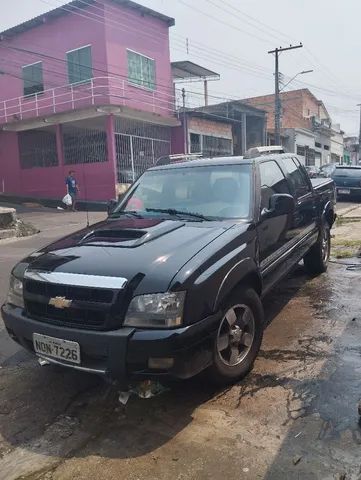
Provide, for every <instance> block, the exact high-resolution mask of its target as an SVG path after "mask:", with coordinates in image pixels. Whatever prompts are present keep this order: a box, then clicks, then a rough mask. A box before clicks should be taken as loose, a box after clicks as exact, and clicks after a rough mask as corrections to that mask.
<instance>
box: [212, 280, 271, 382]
mask: <svg viewBox="0 0 361 480" xmlns="http://www.w3.org/2000/svg"><path fill="white" fill-rule="evenodd" d="M222 311H223V315H222V320H221V322H220V325H219V328H218V331H217V337H216V339H215V342H214V352H213V365H212V366H211V367H209V369H208V377H209V379H210V380H211V381H212V382H213V383H216V384H218V385H226V384H229V383H233V382H235V381H236V380H239V379H241V378H243V377H244V376H245V375H247V373H248V372H249V371H250V370H251V369H252V367H253V363H254V361H255V359H256V357H257V354H258V352H259V349H260V347H261V343H262V338H263V329H264V314H263V307H262V303H261V300H260V298H259V296H258V295H257V293H256V292H255V291H254V290H253V289H250V288H249V289H246V288H237V290H235V291H234V292H233V293H232V294H231V295H230V297H229V298H228V299H227V301H226V302H225V304H224V307H223V309H222Z"/></svg>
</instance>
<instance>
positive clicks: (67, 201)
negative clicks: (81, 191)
mask: <svg viewBox="0 0 361 480" xmlns="http://www.w3.org/2000/svg"><path fill="white" fill-rule="evenodd" d="M62 202H63V203H65V205H67V206H68V207H70V205H72V203H73V201H72V199H71V196H70V195H69V193H68V194H67V195H65V197H64V198H63V200H62Z"/></svg>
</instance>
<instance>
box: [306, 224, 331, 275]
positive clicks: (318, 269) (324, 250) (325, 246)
mask: <svg viewBox="0 0 361 480" xmlns="http://www.w3.org/2000/svg"><path fill="white" fill-rule="evenodd" d="M330 251H331V234H330V227H329V224H328V223H327V222H326V221H324V222H323V224H322V227H321V231H320V235H319V238H318V240H317V243H315V245H313V247H312V248H311V249H310V251H309V252H308V253H307V254H306V255H305V257H304V259H303V262H304V265H305V269H306V271H307V272H308V273H310V274H311V275H319V274H321V273H324V272H326V270H327V267H328V261H329V258H330Z"/></svg>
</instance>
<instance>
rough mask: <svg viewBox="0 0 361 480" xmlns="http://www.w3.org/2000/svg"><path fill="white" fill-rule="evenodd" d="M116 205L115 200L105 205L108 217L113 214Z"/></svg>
mask: <svg viewBox="0 0 361 480" xmlns="http://www.w3.org/2000/svg"><path fill="white" fill-rule="evenodd" d="M117 205H118V202H117V201H116V200H114V199H113V200H109V202H108V205H107V212H108V215H110V214H111V213H113V211H114V209H115V207H116V206H117Z"/></svg>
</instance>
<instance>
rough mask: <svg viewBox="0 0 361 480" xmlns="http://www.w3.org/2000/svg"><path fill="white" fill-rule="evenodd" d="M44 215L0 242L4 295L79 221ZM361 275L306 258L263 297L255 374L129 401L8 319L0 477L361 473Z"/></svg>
mask: <svg viewBox="0 0 361 480" xmlns="http://www.w3.org/2000/svg"><path fill="white" fill-rule="evenodd" d="M25 215H28V218H29V217H30V214H29V213H25ZM36 215H39V217H38V218H33V221H35V222H43V225H44V226H45V225H46V224H47V225H50V227H49V228H50V229H48V230H46V231H43V233H41V234H40V235H38V236H35V237H32V238H31V239H30V238H29V239H22V240H19V241H17V242H14V243H11V244H8V245H6V246H5V245H3V244H0V262H1V263H0V267H1V270H0V282H1V290H0V296H1V297H2V298H3V297H4V295H5V291H4V286H5V284H6V283H7V274H8V271H9V270H10V266H11V264H12V263H15V262H16V261H17V259H19V258H20V257H21V256H23V255H24V254H26V253H28V251H30V250H32V249H34V248H38V247H39V246H41V245H42V244H44V243H46V242H47V241H49V239H50V237H52V238H55V237H56V236H57V235H58V233H60V232H61V233H66V231H70V230H71V229H76V228H77V227H78V225H75V223H76V222H79V223H80V224H81V223H82V221H83V219H82V218H81V219H80V215H81V214H75V215H74V216H73V217H71V216H70V215H72V214H64V215H63V216H59V215H58V216H56V214H55V213H54V212H46V215H47V218H46V219H44V212H40V213H37V214H36ZM70 222H74V224H70ZM57 226H59V230H58V231H56V230H55V228H56V227H57ZM58 236H59V235H58ZM3 266H5V268H3ZM360 274H361V271H359V272H357V271H348V270H346V268H345V267H344V266H343V265H338V264H331V265H330V268H329V272H328V273H327V274H325V275H322V276H320V277H318V278H313V279H310V278H309V277H307V276H306V275H305V273H304V271H303V269H302V267H298V268H297V269H296V270H295V272H293V273H292V275H290V276H289V277H288V278H287V279H285V280H284V281H283V282H282V284H281V285H279V286H278V287H277V289H276V290H274V291H273V292H272V293H271V294H270V295H269V296H268V297H267V298H266V299H265V302H264V306H265V312H266V317H267V322H268V327H267V330H266V332H265V337H264V341H263V345H262V350H261V352H260V355H259V358H258V360H257V361H256V364H255V367H254V369H253V371H252V372H251V373H250V374H249V375H248V377H247V378H246V379H245V380H243V381H242V382H239V383H238V384H237V385H234V386H232V387H229V388H226V389H222V390H215V389H213V388H211V387H210V386H209V385H207V383H206V382H205V380H204V379H202V378H197V379H194V380H192V381H189V382H184V383H179V384H176V385H173V386H172V388H171V389H170V391H168V392H166V393H164V394H162V395H160V396H158V397H156V398H153V399H151V400H141V399H138V398H131V399H130V401H129V402H128V404H127V406H126V407H123V406H122V405H120V403H119V402H118V399H117V397H118V392H117V389H116V387H115V386H109V385H107V384H105V383H103V382H102V380H100V379H98V378H96V377H93V376H88V375H84V374H79V373H76V372H71V371H66V370H62V369H58V368H54V367H50V366H48V367H40V366H39V365H38V363H37V362H36V360H35V359H34V358H32V357H31V356H30V355H28V354H27V353H25V352H23V351H22V350H19V349H18V348H17V346H16V345H15V344H14V347H13V348H12V347H10V345H12V343H11V342H10V341H9V340H8V339H7V337H6V336H5V335H2V333H3V330H2V331H1V327H0V365H1V368H0V479H1V480H15V479H20V478H25V479H42V480H45V479H47V480H50V479H53V480H65V479H79V480H83V479H84V480H85V479H86V480H88V479H89V478H94V479H98V478H106V479H117V480H118V479H130V480H132V479H134V480H135V479H154V480H155V479H170V478H174V479H197V480H198V479H210V478H211V479H223V478H235V479H252V480H253V479H257V478H260V479H267V480H274V479H287V480H288V479H295V480H296V479H307V480H308V479H322V480H324V479H325V480H328V479H330V480H331V479H355V480H356V479H361V456H360V449H361V430H360V427H359V425H358V413H357V405H358V402H359V399H360V398H361V345H360V340H361V314H360V308H359V297H360V293H361V287H360Z"/></svg>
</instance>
